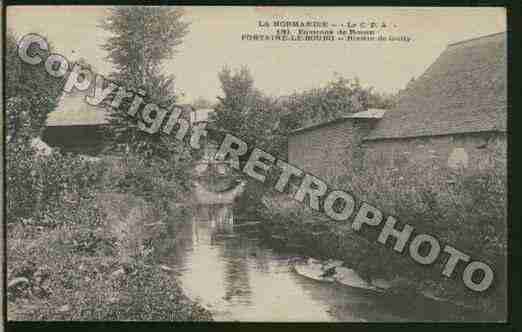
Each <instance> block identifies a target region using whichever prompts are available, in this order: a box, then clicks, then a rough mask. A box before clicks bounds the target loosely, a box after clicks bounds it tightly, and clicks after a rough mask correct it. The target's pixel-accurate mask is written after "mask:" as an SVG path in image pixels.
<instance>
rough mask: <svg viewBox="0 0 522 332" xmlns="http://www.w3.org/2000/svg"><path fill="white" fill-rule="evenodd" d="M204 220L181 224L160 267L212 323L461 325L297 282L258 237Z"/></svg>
mask: <svg viewBox="0 0 522 332" xmlns="http://www.w3.org/2000/svg"><path fill="white" fill-rule="evenodd" d="M206 215H207V214H206V213H196V214H195V215H194V216H193V217H192V220H189V221H187V222H186V223H184V224H182V225H180V227H179V229H178V230H177V232H176V233H177V234H176V244H175V246H174V248H172V250H170V251H169V252H168V253H167V254H165V255H163V256H162V259H161V261H162V263H164V264H166V265H168V266H170V267H173V268H174V269H175V273H176V274H177V276H178V280H179V281H180V282H181V286H182V288H183V290H184V291H185V293H186V294H187V295H188V296H189V297H190V298H192V299H193V300H196V301H198V302H199V303H200V304H202V305H203V306H204V307H206V308H207V309H208V310H210V311H211V312H212V314H213V316H214V319H215V320H216V321H305V322H306V321H308V322H310V321H348V322H357V321H361V322H364V321H370V322H373V321H441V320H442V321H448V320H456V319H463V316H462V313H459V312H458V310H456V309H455V307H454V306H451V305H449V304H446V303H440V302H436V301H428V300H427V301H422V302H420V303H417V301H416V302H415V303H409V301H407V300H404V299H400V298H390V296H384V295H382V294H380V293H377V292H374V291H370V290H364V289H360V288H352V287H348V286H344V285H340V284H336V283H328V282H322V281H316V280H313V279H309V278H307V277H304V276H301V275H299V274H297V273H295V272H294V271H293V270H292V268H291V266H290V264H289V263H290V261H291V260H292V258H295V256H291V255H288V254H281V253H277V252H275V251H274V250H272V249H270V248H268V247H266V246H264V245H263V244H262V243H260V241H259V239H256V238H252V237H249V236H247V235H245V234H238V233H234V232H233V231H232V230H231V229H229V230H228V231H227V232H224V233H223V232H222V229H221V231H220V227H218V226H219V225H216V222H215V220H214V221H213V220H209V218H207V217H205V216H206ZM468 319H474V320H476V319H477V318H476V317H468ZM478 319H480V318H478Z"/></svg>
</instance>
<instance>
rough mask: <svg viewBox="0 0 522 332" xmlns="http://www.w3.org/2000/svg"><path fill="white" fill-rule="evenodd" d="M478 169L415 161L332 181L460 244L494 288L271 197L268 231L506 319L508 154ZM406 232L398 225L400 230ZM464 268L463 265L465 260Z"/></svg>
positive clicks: (317, 253) (310, 251)
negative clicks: (483, 267) (447, 273)
mask: <svg viewBox="0 0 522 332" xmlns="http://www.w3.org/2000/svg"><path fill="white" fill-rule="evenodd" d="M492 155H494V156H495V157H494V158H491V159H490V160H489V161H488V162H487V163H485V164H482V165H481V167H480V168H477V169H469V170H463V169H461V170H453V169H444V168H441V167H440V166H438V165H436V164H429V165H412V166H410V167H406V168H403V169H401V170H399V169H394V168H387V169H383V168H373V169H364V171H362V170H359V171H350V172H347V174H348V175H344V176H339V177H337V178H331V179H328V180H329V181H328V182H329V183H331V184H333V186H334V187H336V188H339V189H342V190H347V191H349V192H351V193H353V194H354V196H355V197H357V198H358V199H361V200H362V201H365V202H368V203H370V204H372V205H373V206H375V207H378V208H379V209H380V210H381V211H383V212H384V213H385V214H386V215H393V216H395V217H396V218H397V220H399V221H400V222H401V223H402V224H406V223H407V224H410V225H412V226H413V227H414V228H415V231H416V232H418V233H426V234H431V235H433V236H435V237H436V238H437V240H438V241H439V242H440V244H441V246H442V245H443V244H449V245H452V246H454V247H457V248H459V250H461V251H462V252H464V253H466V254H468V255H469V256H471V257H472V258H473V259H479V260H481V261H483V262H485V263H487V264H488V265H489V266H491V267H492V268H493V269H494V271H495V279H494V281H493V285H492V286H491V287H490V288H489V289H488V290H487V291H485V292H482V293H477V292H473V291H470V290H469V289H467V288H466V287H465V286H464V284H463V283H462V280H460V279H461V276H462V270H463V266H460V265H458V266H457V268H456V269H455V273H453V274H452V276H451V278H446V277H444V276H442V275H441V274H440V271H442V269H443V266H444V264H446V261H445V260H446V258H445V257H446V256H443V255H440V256H439V258H438V259H437V260H436V261H435V263H434V264H432V265H427V266H422V265H420V264H417V263H416V262H415V261H413V260H412V259H411V257H409V256H408V254H407V252H408V250H404V251H403V253H402V254H398V253H397V252H395V251H393V250H391V247H392V246H393V243H394V241H393V240H389V241H387V245H386V246H383V245H382V244H381V243H378V242H377V241H376V239H377V237H378V232H379V230H380V228H379V230H376V231H375V232H377V233H375V234H373V233H371V232H372V230H370V231H369V233H368V234H365V235H369V236H361V235H360V234H354V232H353V231H352V229H351V227H350V225H349V223H339V222H336V221H333V220H328V219H327V218H325V216H324V215H323V214H321V213H318V212H316V211H310V210H307V209H303V206H302V204H298V203H297V204H294V205H293V206H294V207H291V206H292V204H290V206H283V205H281V203H279V202H276V200H279V199H280V196H275V197H276V198H272V199H268V202H269V206H270V207H271V208H270V209H266V210H264V211H262V214H263V215H264V218H265V219H266V220H268V223H267V224H265V229H266V230H267V231H268V232H269V233H277V234H278V236H279V237H283V238H286V239H287V243H291V244H295V245H297V246H298V247H300V248H303V249H302V250H303V253H304V254H306V255H310V256H314V257H318V258H336V259H342V260H343V261H344V262H345V265H347V266H349V267H351V268H353V269H355V270H356V271H357V272H359V273H360V274H361V275H362V276H365V277H366V278H367V279H376V278H384V279H387V280H403V281H404V282H403V283H402V286H401V287H404V286H405V287H406V288H408V289H410V290H413V291H415V292H417V293H419V292H422V293H425V294H426V293H430V295H432V296H436V297H440V298H445V299H449V300H451V301H452V302H456V303H460V304H463V305H466V306H470V307H473V308H477V309H480V310H483V311H485V312H488V313H491V314H493V315H494V317H495V318H498V319H505V317H506V316H505V315H506V303H507V294H506V291H507V283H506V281H507V280H506V278H507V276H506V272H507V271H506V268H507V267H506V259H507V192H506V190H507V177H506V158H505V154H503V153H502V151H496V152H494V153H493V154H492ZM396 228H397V229H399V230H400V229H401V226H398V227H396ZM461 265H465V264H461Z"/></svg>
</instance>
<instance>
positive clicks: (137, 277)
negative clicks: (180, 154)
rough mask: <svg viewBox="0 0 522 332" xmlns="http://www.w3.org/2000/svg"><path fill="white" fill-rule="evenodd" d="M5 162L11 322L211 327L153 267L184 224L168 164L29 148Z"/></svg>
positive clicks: (179, 189)
mask: <svg viewBox="0 0 522 332" xmlns="http://www.w3.org/2000/svg"><path fill="white" fill-rule="evenodd" d="M23 153H25V154H23ZM17 158H18V159H17ZM11 160H14V161H17V163H18V165H16V167H14V166H15V164H12V165H11V172H10V173H9V176H10V178H9V183H10V184H9V186H8V190H9V192H8V197H10V199H9V201H8V203H9V208H8V210H7V211H8V216H7V234H6V237H7V252H6V256H7V271H6V272H7V286H8V287H7V300H8V303H7V308H8V316H7V318H8V319H9V320H82V321H91V320H116V321H121V320H138V321H139V320H149V321H150V320H154V321H194V320H195V321H198V320H203V321H208V320H212V315H211V314H210V313H209V312H208V311H207V310H205V309H204V308H202V307H201V306H200V305H199V304H198V303H196V302H194V301H192V300H190V299H189V298H188V297H187V296H186V295H185V294H184V293H183V292H182V290H181V288H180V286H179V282H178V280H177V279H176V277H175V275H174V274H173V272H172V271H171V270H170V269H169V268H167V267H163V266H161V265H160V264H159V262H158V261H157V260H156V255H155V253H156V252H157V251H159V249H161V247H162V246H163V247H168V245H169V244H168V243H165V241H166V240H165V237H169V238H170V239H174V238H175V227H176V225H177V224H179V223H180V222H182V221H183V220H184V215H183V214H184V212H183V209H182V208H179V207H178V206H177V205H176V203H179V202H180V201H182V198H183V197H184V193H185V190H184V189H183V186H182V185H183V184H182V183H178V182H174V181H173V180H169V177H168V176H167V175H168V174H169V173H168V172H165V171H164V169H163V168H162V166H165V167H170V165H168V164H167V163H159V162H158V163H152V164H151V163H150V162H149V163H146V162H144V161H143V160H141V159H138V158H133V157H131V156H124V157H120V158H116V157H110V156H106V157H103V158H93V159H92V160H91V159H87V158H83V157H81V156H70V155H62V154H60V153H58V152H54V153H52V154H51V155H49V156H45V157H37V156H36V157H35V156H34V155H32V154H31V150H29V149H19V150H15V151H12V152H11ZM14 161H11V163H14ZM19 165H22V166H27V167H18V166H19ZM31 170H33V171H31ZM175 179H176V178H175ZM171 205H172V206H171Z"/></svg>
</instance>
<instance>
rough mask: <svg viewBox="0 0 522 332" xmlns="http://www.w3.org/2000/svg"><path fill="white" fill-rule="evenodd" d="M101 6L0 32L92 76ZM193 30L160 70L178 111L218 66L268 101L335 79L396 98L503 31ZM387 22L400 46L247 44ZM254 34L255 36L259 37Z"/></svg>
mask: <svg viewBox="0 0 522 332" xmlns="http://www.w3.org/2000/svg"><path fill="white" fill-rule="evenodd" d="M106 9H107V7H101V6H100V7H95V6H17V7H8V8H7V26H8V28H10V29H12V30H13V31H14V32H15V33H16V34H17V35H19V36H21V35H23V34H26V33H31V32H33V33H40V34H44V35H45V36H47V37H48V39H49V41H50V42H51V43H52V44H53V45H54V46H55V48H56V50H57V52H58V53H60V54H62V55H64V56H65V57H66V58H68V59H69V60H72V59H75V58H78V57H80V56H81V57H83V58H85V59H86V60H87V61H88V62H89V63H91V64H92V65H94V67H95V68H96V70H97V72H99V73H101V74H107V73H108V72H109V71H110V70H111V64H110V63H107V62H106V61H105V60H104V58H105V56H106V53H105V52H104V51H103V50H101V49H100V45H101V44H102V43H103V42H104V40H105V39H106V38H107V34H106V33H105V32H104V31H103V30H101V29H100V28H99V27H98V23H99V20H100V19H101V18H103V16H104V15H106ZM185 19H186V20H188V21H190V22H192V24H191V26H190V32H189V34H188V35H187V37H186V38H185V40H184V43H183V44H182V45H181V46H180V47H179V53H178V54H177V55H176V56H175V57H174V59H172V60H170V61H168V62H167V63H166V64H165V71H166V72H168V73H170V74H174V75H175V76H176V78H177V80H176V84H177V88H178V89H180V90H181V91H183V92H184V93H185V95H186V96H185V99H184V100H183V101H182V102H190V101H191V100H192V99H193V98H197V97H200V96H201V97H204V98H207V99H209V100H211V101H215V97H216V96H217V95H220V93H221V91H220V86H219V81H218V78H217V73H218V72H219V71H220V70H221V68H222V67H223V66H224V65H228V66H229V67H232V68H235V67H239V66H241V65H247V66H248V67H249V68H250V70H251V72H252V75H253V77H254V80H255V85H256V86H257V87H258V88H260V89H261V90H263V91H264V92H266V93H269V94H273V95H282V94H288V93H291V92H293V91H300V90H303V89H307V88H311V87H315V86H320V85H321V84H324V83H326V82H328V81H329V80H331V79H332V78H333V75H334V73H340V74H342V75H344V76H346V77H354V76H357V77H359V78H360V80H361V82H362V83H363V84H365V85H370V86H374V87H375V88H376V89H377V90H378V91H383V92H394V91H397V90H398V89H402V88H403V87H404V86H405V85H406V83H407V82H408V81H409V80H410V79H411V78H412V77H418V76H419V75H421V74H422V73H423V72H424V70H425V69H426V68H427V67H428V66H429V65H430V64H431V63H432V62H433V61H434V60H435V59H436V58H437V57H438V55H439V54H440V53H441V52H442V51H443V50H444V48H445V47H446V45H447V44H448V43H451V42H456V41H460V40H464V39H468V38H473V37H478V36H482V35H486V34H491V33H495V32H501V31H505V30H506V17H505V9H504V8H498V7H497V8H493V7H489V8H488V7H482V8H477V7H469V8H462V7H451V8H450V7H448V8H441V7H432V8H428V7H426V8H415V7H410V8H406V7H402V8H400V7H395V8H390V7H372V8H370V7H309V8H305V7H264V8H260V7H257V8H256V7H186V15H185ZM274 19H277V20H286V19H290V20H321V21H322V20H326V21H329V22H330V23H337V24H340V23H343V22H346V21H348V20H349V21H352V22H360V21H361V20H364V21H376V22H381V21H385V22H391V23H392V24H395V25H396V26H397V27H395V28H389V29H388V30H387V31H389V32H390V34H391V32H393V35H397V36H400V35H408V36H410V37H411V38H413V40H412V41H411V42H409V43H404V42H386V43H379V42H337V41H336V42H332V43H331V44H330V43H325V42H321V43H319V42H292V43H284V42H246V41H241V34H242V33H254V32H256V27H257V21H258V20H274ZM257 31H258V32H259V30H257Z"/></svg>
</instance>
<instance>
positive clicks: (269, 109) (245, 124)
mask: <svg viewBox="0 0 522 332" xmlns="http://www.w3.org/2000/svg"><path fill="white" fill-rule="evenodd" d="M218 77H219V80H220V82H221V88H222V90H223V96H220V97H218V103H217V105H216V113H215V120H216V121H215V125H216V126H217V127H218V128H221V129H225V130H228V131H230V132H233V133H234V135H237V136H239V137H241V138H243V139H245V140H247V141H249V142H250V143H251V144H253V146H256V147H259V148H262V149H265V150H267V151H271V152H272V153H275V154H278V153H279V152H281V149H282V147H283V137H282V135H281V132H280V130H279V129H280V128H279V116H280V112H279V110H280V108H279V107H277V103H276V100H275V99H274V98H271V97H269V96H266V95H264V94H263V93H261V91H259V90H258V89H256V88H255V87H254V79H253V78H252V75H251V73H250V71H249V69H248V68H247V67H242V68H240V69H239V70H235V71H231V70H230V69H229V68H226V67H225V68H223V70H222V71H221V72H220V73H219V74H218Z"/></svg>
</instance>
